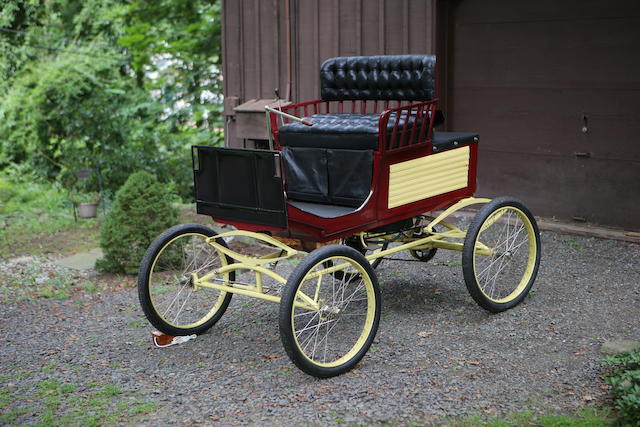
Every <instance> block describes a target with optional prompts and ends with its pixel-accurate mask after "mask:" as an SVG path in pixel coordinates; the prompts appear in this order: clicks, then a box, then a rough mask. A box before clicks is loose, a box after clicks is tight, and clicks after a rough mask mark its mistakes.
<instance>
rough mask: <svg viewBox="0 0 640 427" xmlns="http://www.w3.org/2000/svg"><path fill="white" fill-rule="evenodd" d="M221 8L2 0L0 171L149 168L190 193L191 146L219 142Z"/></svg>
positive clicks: (120, 173) (213, 4)
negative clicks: (88, 167)
mask: <svg viewBox="0 0 640 427" xmlns="http://www.w3.org/2000/svg"><path fill="white" fill-rule="evenodd" d="M219 12H220V10H219V2H217V1H204V0H194V1H186V0H176V1H170V0H161V1H138V0H83V1H82V2H78V1H77V0H5V1H4V2H3V6H2V8H0V77H2V78H0V170H4V171H7V170H9V171H15V170H25V168H28V169H30V170H34V171H37V172H38V174H39V175H40V176H41V177H44V178H47V179H54V178H55V179H60V178H61V177H62V176H64V175H65V173H67V172H68V171H69V170H73V169H77V168H79V167H86V166H94V167H99V168H100V169H101V170H102V171H103V175H104V181H105V183H106V185H107V187H108V188H110V189H112V190H115V189H116V188H118V187H119V186H120V185H121V184H122V183H123V182H124V180H125V178H126V177H127V176H128V175H129V174H130V173H131V172H132V171H134V170H137V169H147V170H149V171H152V172H154V173H155V174H157V176H158V177H159V178H160V179H161V180H162V181H164V182H171V181H173V182H174V184H175V188H176V189H177V190H178V191H179V192H180V194H181V195H182V196H183V197H189V196H190V194H191V191H190V187H191V180H192V177H191V172H190V170H189V165H190V161H189V155H190V152H189V146H190V145H192V144H202V143H205V144H211V143H218V142H220V141H221V139H222V135H221V130H220V129H221V113H220V111H221V106H220V104H221V98H220V92H221V87H220V75H219V64H220V19H219Z"/></svg>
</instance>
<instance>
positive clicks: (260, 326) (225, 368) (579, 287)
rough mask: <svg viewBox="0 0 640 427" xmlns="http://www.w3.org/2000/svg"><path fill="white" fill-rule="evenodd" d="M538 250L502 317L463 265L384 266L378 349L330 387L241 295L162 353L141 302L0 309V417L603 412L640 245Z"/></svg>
mask: <svg viewBox="0 0 640 427" xmlns="http://www.w3.org/2000/svg"><path fill="white" fill-rule="evenodd" d="M542 242H543V257H542V263H541V268H540V272H539V275H538V280H537V282H536V284H535V285H534V288H533V291H532V292H531V294H530V296H529V297H528V298H527V299H526V300H525V301H524V303H522V304H521V305H519V306H518V307H516V308H514V309H512V310H510V311H507V312H505V313H502V314H497V315H495V314H494V315H492V314H489V313H487V312H485V311H483V310H482V309H480V308H479V307H478V306H476V304H475V303H474V302H473V300H472V299H471V298H470V297H469V295H468V294H467V291H466V288H465V286H464V282H463V279H462V271H461V266H460V254H459V253H453V252H446V251H440V252H439V253H438V254H437V255H436V257H435V258H434V259H433V260H432V261H430V262H429V263H428V264H423V263H418V262H400V261H384V262H383V263H382V264H381V265H380V266H379V267H378V269H377V272H378V275H379V279H380V282H381V289H382V297H383V299H382V320H381V324H380V329H379V331H378V335H377V338H376V341H375V342H374V344H373V346H372V347H371V349H370V351H369V353H368V354H367V355H366V356H365V358H364V359H363V360H362V361H361V362H360V364H359V365H358V366H357V367H356V369H354V370H353V371H351V372H350V373H347V374H346V375H342V376H339V377H336V378H331V379H327V380H318V379H315V378H312V377H310V376H307V375H305V374H302V373H301V372H300V371H298V370H297V369H296V368H295V367H294V366H293V365H292V363H291V362H290V361H289V359H288V358H287V356H286V354H285V352H284V350H283V348H282V346H281V343H280V339H279V335H278V320H277V319H278V307H277V305H275V304H271V303H267V302H262V301H257V300H252V299H249V298H245V297H242V296H235V297H234V298H233V301H232V303H231V306H230V307H229V309H228V311H227V313H226V315H225V316H224V317H223V318H222V320H221V321H220V322H219V323H218V324H217V325H215V326H214V327H213V328H212V329H211V330H210V331H209V332H208V333H206V334H204V335H201V336H199V337H197V339H195V340H192V341H189V342H187V343H184V344H181V345H177V346H172V347H168V348H164V349H158V348H155V347H153V346H152V345H151V340H150V331H151V327H150V326H149V325H148V323H147V322H146V320H145V319H144V317H143V316H142V314H141V310H140V308H139V306H138V300H137V293H136V290H135V289H131V288H128V289H124V290H118V291H114V292H103V293H94V294H88V293H84V292H77V293H74V294H73V295H72V296H71V297H70V298H67V299H64V300H53V299H44V298H41V299H37V300H31V301H21V302H14V303H5V304H2V305H1V306H0V343H1V344H2V346H1V347H0V360H2V363H1V364H0V379H1V383H0V384H1V387H2V388H1V389H0V412H1V413H2V414H3V417H4V418H2V419H1V420H2V421H4V422H9V423H37V422H43V420H44V421H46V420H47V419H48V418H46V417H47V416H50V417H53V418H51V419H52V420H55V419H58V420H59V421H60V420H62V421H61V422H64V421H65V420H67V421H69V420H71V421H69V422H74V420H75V422H78V420H81V422H83V423H84V421H87V420H89V419H92V420H94V421H97V422H98V423H112V422H124V423H135V424H146V425H164V424H194V423H197V424H214V425H215V424H228V423H243V424H244V423H246V424H265V423H269V424H276V425H300V424H323V425H324V424H327V423H335V424H343V423H347V424H351V423H357V424H376V423H392V424H396V423H400V424H409V423H412V422H416V423H424V422H427V421H437V422H442V421H443V418H444V417H457V416H468V415H476V414H479V415H482V416H485V415H487V416H492V415H499V414H505V413H508V412H513V411H522V410H524V409H527V408H529V409H533V410H535V411H540V412H553V411H558V412H572V411H573V410H575V409H579V408H582V407H585V406H595V405H597V404H598V402H600V401H602V399H603V398H604V396H605V394H606V391H605V389H604V388H603V387H602V385H603V382H602V379H601V378H600V374H601V369H600V367H599V360H600V359H601V357H602V356H601V355H600V354H599V348H600V346H601V344H602V343H603V342H604V341H605V340H610V339H618V338H620V339H622V338H624V339H637V338H638V331H640V286H639V284H640V246H639V245H635V244H631V243H625V242H619V241H612V240H601V239H596V238H585V237H578V236H574V235H566V234H559V233H555V232H543V234H542ZM294 267H295V265H292V264H285V265H283V266H282V267H280V273H281V274H284V275H286V274H287V273H286V270H287V269H288V270H291V269H292V268H294ZM2 268H6V266H3V267H2ZM76 408H80V409H79V410H77V409H76ZM47 411H48V412H47ZM64 415H66V416H67V417H68V418H66V419H65V418H62V419H60V418H57V417H60V416H64ZM83 416H84V417H89V418H78V417H83ZM74 417H76V418H74ZM449 419H450V418H449ZM82 420H84V421H82ZM2 421H0V424H1V423H2ZM444 421H446V420H444Z"/></svg>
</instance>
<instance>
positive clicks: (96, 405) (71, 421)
mask: <svg viewBox="0 0 640 427" xmlns="http://www.w3.org/2000/svg"><path fill="white" fill-rule="evenodd" d="M97 386H98V383H95V382H90V383H87V384H86V385H85V387H79V386H78V385H76V384H62V383H60V381H59V380H57V379H56V378H50V379H48V380H45V381H40V382H39V383H37V387H36V391H35V393H34V395H32V396H24V397H21V399H20V400H24V401H28V402H31V403H32V405H33V406H28V407H27V406H19V403H20V400H19V399H18V398H17V397H16V396H15V395H14V394H13V393H12V392H11V391H10V390H7V389H3V388H0V409H2V414H1V415H0V424H5V423H7V424H24V423H25V419H24V418H22V419H21V417H24V416H25V415H28V416H29V417H30V418H31V419H32V420H33V421H34V422H35V424H36V425H82V426H101V425H113V424H117V423H119V422H122V421H123V417H126V416H129V417H131V416H136V415H140V414H145V413H149V412H152V411H154V410H155V409H156V408H157V404H156V403H154V402H147V401H142V400H131V398H130V396H131V395H132V394H134V392H131V391H126V390H123V389H122V388H121V387H120V386H118V385H114V384H107V385H104V387H102V388H101V389H100V390H95V388H96V387H97ZM91 388H93V389H94V391H89V389H91ZM127 396H129V397H127ZM123 399H125V400H123ZM127 399H129V400H127ZM12 403H13V404H18V406H17V407H14V408H10V409H9V408H6V407H7V406H8V405H10V404H12ZM7 409H8V410H7ZM127 421H129V422H131V420H130V419H127Z"/></svg>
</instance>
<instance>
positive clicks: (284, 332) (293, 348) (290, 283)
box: [279, 245, 381, 378]
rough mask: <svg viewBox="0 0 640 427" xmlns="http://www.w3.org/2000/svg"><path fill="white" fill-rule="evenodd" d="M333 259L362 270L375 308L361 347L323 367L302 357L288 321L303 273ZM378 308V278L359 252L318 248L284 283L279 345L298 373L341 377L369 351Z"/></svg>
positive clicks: (375, 330)
mask: <svg viewBox="0 0 640 427" xmlns="http://www.w3.org/2000/svg"><path fill="white" fill-rule="evenodd" d="M334 256H342V257H346V258H350V259H351V260H353V261H355V262H357V263H358V264H359V265H360V266H361V267H362V268H363V269H364V271H365V272H366V274H367V275H368V276H369V278H370V279H371V284H372V287H373V296H374V298H375V308H374V314H373V316H374V317H373V322H372V326H371V329H370V331H369V333H368V336H367V337H366V339H365V340H364V343H363V345H362V346H361V347H360V348H359V350H358V351H357V353H356V354H354V356H353V357H351V358H349V360H347V361H345V362H344V363H342V364H340V365H339V366H335V367H326V366H319V365H318V364H316V363H313V361H311V360H310V359H308V358H307V357H305V355H304V354H302V352H301V350H300V349H299V348H298V345H297V343H296V339H295V337H294V335H295V331H294V330H293V327H292V326H293V325H292V322H291V318H292V311H293V303H294V299H295V296H296V293H297V291H298V288H299V287H300V285H301V284H302V280H303V279H304V278H305V276H306V274H307V273H308V272H309V271H310V270H311V269H312V268H313V267H314V266H316V265H317V264H318V263H322V264H323V265H326V264H325V263H324V262H323V260H324V259H327V258H331V257H334ZM329 262H331V261H329ZM380 307H381V304H380V287H379V285H378V279H377V277H376V274H375V272H374V271H373V268H372V266H371V264H370V263H369V262H368V261H367V259H366V258H365V257H364V256H363V255H362V254H361V253H360V252H358V251H357V250H355V249H353V248H351V247H349V246H345V245H329V246H324V247H321V248H318V249H316V250H314V251H313V252H311V253H310V254H309V255H308V256H307V257H306V258H305V259H304V260H303V261H302V262H301V263H300V264H298V266H297V267H296V269H295V270H294V271H293V273H292V274H291V276H289V279H288V280H287V283H286V286H285V288H284V290H283V293H282V300H281V302H280V318H279V326H280V339H281V340H282V345H283V346H284V349H285V351H286V353H287V355H288V356H289V358H290V359H291V361H292V362H293V363H294V364H295V365H296V366H297V367H298V368H300V370H302V371H303V372H305V373H307V374H309V375H312V376H314V377H318V378H329V377H334V376H336V375H340V374H343V373H345V372H347V371H349V370H351V369H352V368H353V367H354V366H355V365H356V364H357V363H358V362H359V361H360V360H361V359H362V358H363V357H364V355H365V354H366V353H367V351H368V350H369V347H370V346H371V343H372V342H373V340H374V338H375V336H376V333H377V331H378V325H379V323H380Z"/></svg>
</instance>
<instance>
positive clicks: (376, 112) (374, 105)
mask: <svg viewBox="0 0 640 427" xmlns="http://www.w3.org/2000/svg"><path fill="white" fill-rule="evenodd" d="M373 114H378V101H377V100H375V101H373Z"/></svg>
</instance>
